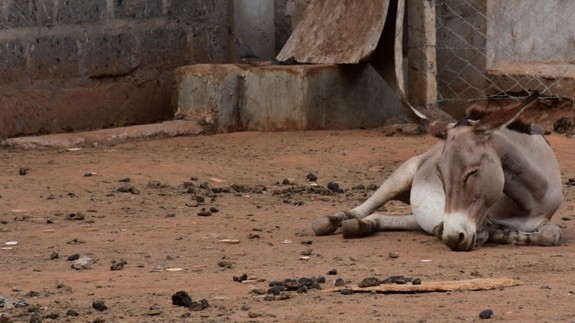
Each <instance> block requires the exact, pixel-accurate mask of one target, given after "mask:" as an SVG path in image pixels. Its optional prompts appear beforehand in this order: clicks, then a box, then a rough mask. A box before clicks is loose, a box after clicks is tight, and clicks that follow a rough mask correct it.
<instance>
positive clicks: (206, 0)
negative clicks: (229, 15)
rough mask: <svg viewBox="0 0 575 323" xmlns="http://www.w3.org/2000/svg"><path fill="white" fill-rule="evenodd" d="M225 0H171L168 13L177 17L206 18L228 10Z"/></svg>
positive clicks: (227, 2)
mask: <svg viewBox="0 0 575 323" xmlns="http://www.w3.org/2000/svg"><path fill="white" fill-rule="evenodd" d="M229 3H230V1H227V0H215V1H214V0H172V1H170V6H169V7H168V15H170V16H172V17H179V18H191V19H206V17H211V16H214V15H216V14H221V13H226V12H228V9H227V8H228V5H229Z"/></svg>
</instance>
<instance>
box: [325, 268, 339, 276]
mask: <svg viewBox="0 0 575 323" xmlns="http://www.w3.org/2000/svg"><path fill="white" fill-rule="evenodd" d="M327 274H328V275H337V269H332V270H330V271H328V272H327Z"/></svg>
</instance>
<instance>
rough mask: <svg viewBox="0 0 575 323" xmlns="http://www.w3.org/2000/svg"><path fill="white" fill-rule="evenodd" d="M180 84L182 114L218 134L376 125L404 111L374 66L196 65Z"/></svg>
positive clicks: (184, 71)
mask: <svg viewBox="0 0 575 323" xmlns="http://www.w3.org/2000/svg"><path fill="white" fill-rule="evenodd" d="M175 87H176V90H175V97H174V99H175V105H176V107H177V116H178V117H181V118H185V119H189V120H198V121H200V122H203V123H205V124H209V125H211V127H212V130H213V131H215V132H228V131H238V130H249V131H280V130H316V129H350V128H372V127H379V126H381V125H383V123H384V122H385V120H387V119H389V118H390V117H392V116H394V115H397V114H401V113H402V112H403V110H402V107H401V103H400V102H399V100H398V99H397V97H396V95H395V93H394V92H393V90H391V88H390V87H389V86H388V85H387V84H386V83H385V81H384V80H383V79H382V78H381V76H380V75H379V74H378V73H377V72H376V71H375V70H374V69H373V68H372V67H371V65H369V64H360V65H350V66H339V65H329V64H318V65H270V64H267V65H246V64H221V65H205V64H199V65H190V66H184V67H180V68H178V69H176V71H175Z"/></svg>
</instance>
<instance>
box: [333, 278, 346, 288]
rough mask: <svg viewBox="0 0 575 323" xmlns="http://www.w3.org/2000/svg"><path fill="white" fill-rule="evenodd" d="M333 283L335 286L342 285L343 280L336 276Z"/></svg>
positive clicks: (343, 283) (343, 284)
mask: <svg viewBox="0 0 575 323" xmlns="http://www.w3.org/2000/svg"><path fill="white" fill-rule="evenodd" d="M333 285H334V286H335V287H342V286H345V280H343V279H342V278H338V279H336V280H335V282H334V283H333Z"/></svg>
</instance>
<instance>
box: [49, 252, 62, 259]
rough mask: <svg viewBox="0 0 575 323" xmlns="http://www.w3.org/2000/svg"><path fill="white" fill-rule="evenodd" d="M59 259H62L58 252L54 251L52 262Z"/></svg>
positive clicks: (51, 256) (51, 257) (51, 255)
mask: <svg viewBox="0 0 575 323" xmlns="http://www.w3.org/2000/svg"><path fill="white" fill-rule="evenodd" d="M58 258H60V255H59V254H58V253H57V252H56V251H52V253H51V254H50V260H54V259H58Z"/></svg>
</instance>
